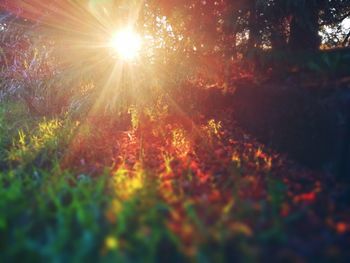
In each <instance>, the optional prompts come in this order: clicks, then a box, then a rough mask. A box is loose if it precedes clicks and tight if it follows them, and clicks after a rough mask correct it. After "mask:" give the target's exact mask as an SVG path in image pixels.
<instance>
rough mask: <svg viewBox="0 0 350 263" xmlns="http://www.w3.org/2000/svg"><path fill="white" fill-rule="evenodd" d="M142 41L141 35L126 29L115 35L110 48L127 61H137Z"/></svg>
mask: <svg viewBox="0 0 350 263" xmlns="http://www.w3.org/2000/svg"><path fill="white" fill-rule="evenodd" d="M141 46H142V40H141V37H140V35H139V34H137V33H136V32H134V31H133V30H132V29H129V28H126V29H123V30H120V31H118V32H116V33H115V34H113V36H112V38H111V41H110V47H111V48H112V49H113V50H114V51H115V52H116V53H117V54H118V56H119V57H120V58H122V59H123V60H126V61H130V60H133V59H135V58H136V57H137V56H138V55H139V52H140V49H141Z"/></svg>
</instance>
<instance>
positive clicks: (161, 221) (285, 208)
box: [0, 103, 350, 262]
mask: <svg viewBox="0 0 350 263" xmlns="http://www.w3.org/2000/svg"><path fill="white" fill-rule="evenodd" d="M1 107H2V110H1V111H0V113H1V117H0V132H1V138H0V145H1V148H2V149H1V150H0V156H1V161H0V167H1V172H0V183H1V185H2V186H1V188H0V251H1V252H0V254H1V257H2V258H3V259H4V260H5V262H12V261H17V260H21V261H28V262H38V261H39V262H41V261H51V262H68V261H69V262H82V261H86V262H97V261H101V262H115V261H117V262H119V261H122V262H145V261H146V262H184V261H185V262H186V261H189V262H192V261H195V262H197V261H199V262H258V261H259V262H346V259H347V258H349V256H350V254H349V250H348V249H347V247H348V245H349V244H350V223H349V222H350V211H349V209H348V205H349V201H348V199H347V197H348V188H347V187H346V186H342V185H341V184H339V183H337V182H336V180H335V179H334V177H332V175H331V174H327V173H324V172H317V171H312V170H310V169H308V168H305V167H303V166H301V165H299V164H297V163H296V162H294V161H292V160H291V159H290V158H289V157H288V156H287V155H285V154H283V153H279V152H276V151H274V150H273V149H270V148H268V147H266V146H265V145H263V144H261V143H259V142H258V141H257V140H256V139H255V138H254V137H253V136H252V135H250V134H248V133H247V132H245V131H244V130H243V129H242V128H240V127H239V125H238V124H237V123H236V122H235V120H234V119H233V118H232V116H233V114H232V111H233V110H234V109H232V108H231V107H222V108H220V109H218V110H217V111H212V112H211V114H210V116H208V115H206V114H198V115H196V116H190V117H189V116H188V114H186V113H184V112H167V113H159V112H157V113H152V114H151V113H147V114H146V113H142V114H141V115H140V114H139V115H137V114H133V112H132V111H131V117H132V118H131V119H132V123H131V125H130V126H128V127H127V126H125V125H121V124H120V123H118V122H114V121H111V118H110V117H109V116H105V117H102V116H90V117H87V118H84V120H83V121H82V120H81V119H80V120H78V119H72V118H69V117H67V116H66V117H60V118H34V117H32V116H29V115H28V114H25V111H24V110H23V108H22V107H21V106H20V105H18V103H8V104H4V105H3V106H1Z"/></svg>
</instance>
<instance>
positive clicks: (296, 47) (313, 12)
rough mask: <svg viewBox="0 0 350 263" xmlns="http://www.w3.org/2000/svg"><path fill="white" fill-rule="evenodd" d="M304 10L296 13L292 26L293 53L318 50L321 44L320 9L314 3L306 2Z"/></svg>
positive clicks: (291, 41)
mask: <svg viewBox="0 0 350 263" xmlns="http://www.w3.org/2000/svg"><path fill="white" fill-rule="evenodd" d="M303 8H304V10H297V11H295V12H294V14H293V18H292V21H291V24H290V37H289V48H290V50H292V51H303V50H311V51H312V50H317V49H319V47H320V44H321V39H320V36H319V35H318V33H319V23H318V19H319V7H318V6H317V5H316V4H315V3H314V2H313V1H305V4H304V6H303Z"/></svg>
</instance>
